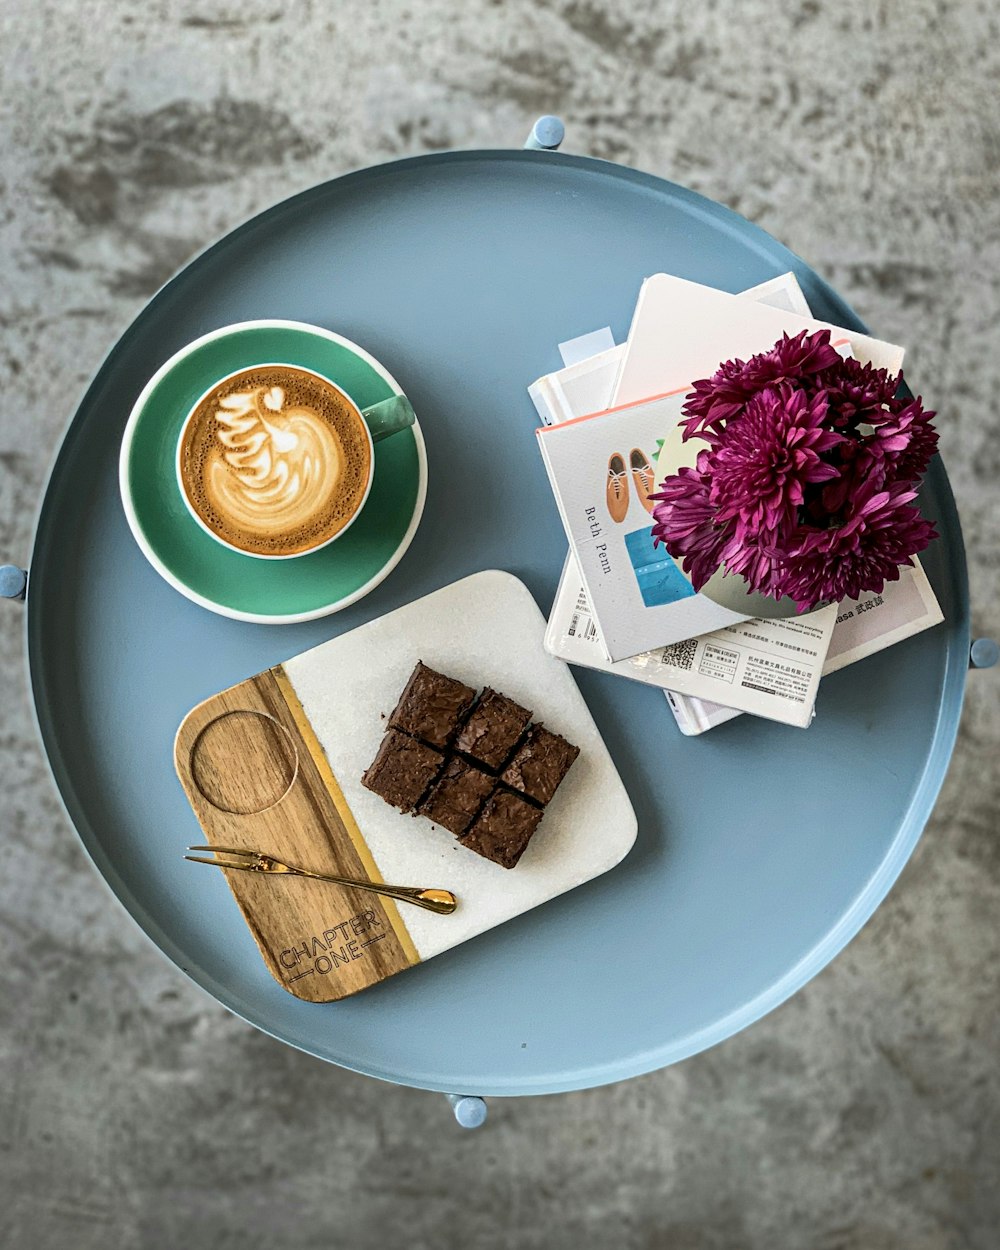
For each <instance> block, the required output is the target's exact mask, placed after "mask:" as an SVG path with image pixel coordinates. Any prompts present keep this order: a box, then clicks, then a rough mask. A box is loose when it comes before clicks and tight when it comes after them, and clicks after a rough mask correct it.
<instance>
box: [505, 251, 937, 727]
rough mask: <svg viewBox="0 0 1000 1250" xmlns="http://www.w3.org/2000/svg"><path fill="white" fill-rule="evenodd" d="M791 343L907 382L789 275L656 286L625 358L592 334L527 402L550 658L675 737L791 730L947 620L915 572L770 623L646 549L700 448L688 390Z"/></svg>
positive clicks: (660, 279) (884, 347)
mask: <svg viewBox="0 0 1000 1250" xmlns="http://www.w3.org/2000/svg"><path fill="white" fill-rule="evenodd" d="M803 329H805V330H808V331H810V332H812V331H815V330H817V329H829V330H830V331H831V336H830V341H831V343H832V344H833V346H834V347H835V348H836V349H837V350H838V351H840V352H841V353H842V354H844V355H853V356H854V357H856V358H857V359H858V360H861V361H862V362H869V361H870V362H871V363H872V364H874V365H875V366H876V367H877V368H885V369H888V370H889V371H891V372H892V373H896V372H898V371H899V369H900V368H901V366H902V362H903V351H902V349H901V348H899V347H896V346H895V345H893V344H891V343H884V342H882V341H880V340H878V339H874V338H871V337H870V336H868V335H864V334H859V333H857V332H855V331H853V330H847V329H844V328H842V327H838V326H830V325H829V324H828V323H826V322H820V321H816V320H815V319H814V318H813V317H812V315H811V312H810V309H809V306H808V304H807V303H806V300H805V297H804V296H803V293H802V290H801V288H800V287H799V284H798V282H797V280H796V278H795V276H794V274H791V273H788V274H784V275H782V276H781V277H779V278H776V279H773V280H772V281H770V282H766V283H763V284H762V285H760V286H757V287H753V288H751V289H750V290H748V291H744V292H742V293H741V294H739V295H731V294H729V293H727V292H723V291H717V290H715V289H714V288H711V287H706V286H701V285H699V284H697V283H693V282H688V281H685V280H684V279H681V278H676V277H673V276H671V275H668V274H655V275H653V276H652V277H651V278H648V279H647V280H646V281H645V283H644V284H643V286H642V290H641V292H640V295H639V300H638V303H637V305H636V310H635V314H634V316H633V319H632V325H631V328H630V330H629V335H628V339H627V341H626V342H625V343H623V344H621V345H619V346H615V344H614V342H613V340H612V338H611V335H610V331H596V332H594V333H592V334H588V335H584V336H582V337H581V338H579V339H574V340H572V341H571V342H570V343H564V344H561V345H560V350H561V353H562V356H563V361H564V367H563V368H562V369H561V370H559V371H558V372H556V373H550V374H547V375H546V376H545V377H542V378H539V379H538V381H537V382H534V383H533V384H532V385H531V386H530V387H529V388H528V393H529V394H530V396H531V398H532V401H533V403H534V405H535V408H536V410H537V412H538V415H539V417H540V418H541V421H542V425H541V426H540V427H539V430H538V443H539V447H540V450H541V453H542V457H543V460H544V462H545V466H546V469H547V471H548V475H549V479H550V481H551V484H552V489H553V492H554V494H555V498H556V502H557V504H558V507H559V513H560V516H561V518H562V522H563V525H564V528H565V530H566V536H567V539H568V542H569V553H568V555H567V557H566V564H565V567H564V569H563V574H562V577H561V579H560V583H559V589H558V591H557V593H556V598H555V602H554V603H553V607H552V613H551V615H550V618H549V624H548V630H547V633H546V640H545V645H546V648H547V650H548V651H550V652H551V654H553V655H555V656H557V657H558V658H560V659H562V660H565V661H567V662H568V663H571V664H581V665H583V666H585V667H588V668H596V669H601V670H604V671H606V672H610V673H615V674H617V675H620V676H622V677H628V678H631V679H632V680H633V681H641V682H646V683H647V684H650V685H654V686H659V687H660V688H661V689H662V690H663V691H664V694H665V697H666V699H667V702H668V704H669V706H670V708H671V710H672V711H673V713H674V716H675V718H676V720H677V723H678V725H679V726H680V729H681V731H682V732H683V733H685V734H689V735H692V734H700V733H704V732H705V731H706V730H708V729H711V728H713V727H714V726H716V725H719V724H722V723H723V722H724V721H727V720H731V719H732V718H733V717H735V716H739V715H740V714H741V713H744V712H748V713H751V714H753V715H756V716H763V717H766V718H768V719H771V720H776V721H781V722H783V723H785V724H789V725H796V726H799V727H802V728H804V727H806V726H808V725H809V724H810V722H811V721H812V718H813V716H814V715H815V704H816V697H817V691H818V688H819V683H820V678H821V677H822V676H823V675H824V674H827V673H832V672H835V671H836V670H838V669H840V668H844V667H846V666H847V665H848V664H853V663H855V662H856V661H857V660H860V659H863V658H864V657H865V656H869V655H872V654H874V653H875V652H877V651H881V650H884V649H885V648H886V647H888V646H891V645H893V644H894V643H896V642H900V641H901V640H903V639H904V638H909V637H911V636H912V635H913V634H917V633H919V632H921V631H922V630H924V629H928V628H930V627H931V626H932V625H935V624H937V623H938V622H939V621H941V620H942V619H943V618H942V613H941V609H940V607H939V606H938V603H937V600H936V599H935V597H934V593H933V591H932V590H931V587H930V584H929V582H928V581H927V578H926V576H925V574H924V572H923V570H922V569H921V567H920V565H919V563H918V562H917V561H916V560H914V561H913V563H912V565H911V566H909V567H907V568H904V569H901V570H900V578H899V580H898V581H896V582H887V583H886V586H885V589H884V590H883V592H882V593H881V594H877V595H876V594H868V595H865V596H863V597H862V598H861V599H860V600H855V601H852V602H845V603H841V604H835V605H831V606H828V607H825V608H821V609H819V610H817V611H815V612H810V613H807V614H804V615H801V616H793V617H784V618H781V617H777V618H776V617H775V616H774V615H773V606H774V605H773V604H772V603H771V602H770V601H768V600H762V599H760V598H759V597H757V596H752V595H748V594H746V593H745V592H744V593H742V594H740V593H736V594H732V593H728V594H727V593H722V594H718V593H716V594H714V595H713V596H712V597H711V598H710V597H709V596H708V595H707V594H705V593H702V594H698V593H696V592H695V590H694V588H693V587H692V586H691V583H690V581H689V580H688V578H687V577H686V576H685V574H684V573H683V571H682V569H681V568H680V566H679V565H678V564H677V563H676V562H675V561H674V560H673V559H672V558H671V557H670V556H669V554H668V553H667V552H666V551H665V549H664V548H663V547H662V546H657V545H654V543H653V539H652V524H653V517H652V511H653V507H654V506H655V502H654V500H653V499H651V496H652V495H653V494H654V493H655V491H656V490H657V488H658V486H659V483H660V482H661V481H662V479H663V478H664V477H665V476H666V475H667V474H670V473H676V472H677V470H678V468H680V467H681V466H682V465H685V464H691V463H693V461H694V457H695V456H696V455H697V451H698V448H699V443H698V441H697V440H692V441H691V442H689V443H686V444H685V443H683V442H682V440H681V431H680V429H679V424H678V423H679V420H680V417H681V408H682V407H683V404H684V398H685V396H686V394H687V393H688V391H689V390H690V388H691V385H692V383H693V382H694V381H695V380H696V379H698V378H704V377H710V376H711V375H712V374H713V373H714V372H715V371H716V369H717V368H718V367H719V364H720V362H722V361H724V360H731V359H733V358H735V357H740V358H742V359H746V358H747V357H749V356H752V355H754V354H755V353H757V352H762V351H767V350H768V349H769V348H770V347H771V346H772V344H773V343H774V342H775V341H776V340H777V339H779V338H780V337H781V336H782V334H789V335H795V334H797V333H799V332H800V331H801V330H803ZM726 580H727V581H730V582H731V581H734V580H737V579H726Z"/></svg>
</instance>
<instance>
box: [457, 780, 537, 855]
mask: <svg viewBox="0 0 1000 1250" xmlns="http://www.w3.org/2000/svg"><path fill="white" fill-rule="evenodd" d="M541 819H542V810H541V808H539V807H535V806H533V805H532V804H531V803H528V802H527V801H526V800H525V799H522V798H521V797H520V795H517V794H512V793H511V791H510V790H495V791H494V792H493V794H492V796H491V797H490V798H488V799H487V800H486V806H485V807H484V808H483V810H482V812H480V814H479V817H478V818H477V820H476V821H475V822H474V823H473V825H472V828H471V829H470V830H469V832H468V833H467V834H465V836H464V837H462V838H460V839H459V841H460V842H461V843H462V845H463V846H467V847H468V848H469V850H470V851H476V852H477V853H478V854H480V855H483V856H485V857H486V859H491V860H493V862H494V863H495V864H499V865H500V866H501V867H502V868H513V867H514V865H515V864H516V863H517V861H518V860H519V859H520V858H521V856H522V855H523V854H524V848H525V847H526V846H527V845H528V842H529V841H530V840H531V835H532V834H533V833H534V832H535V830H536V829H537V828H538V822H539V821H540V820H541Z"/></svg>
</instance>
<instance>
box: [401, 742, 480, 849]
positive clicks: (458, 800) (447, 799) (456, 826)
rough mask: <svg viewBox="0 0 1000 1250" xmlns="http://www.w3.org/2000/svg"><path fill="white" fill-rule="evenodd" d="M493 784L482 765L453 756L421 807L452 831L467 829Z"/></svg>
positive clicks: (429, 815) (430, 816) (423, 814)
mask: <svg viewBox="0 0 1000 1250" xmlns="http://www.w3.org/2000/svg"><path fill="white" fill-rule="evenodd" d="M493 786H494V780H493V778H492V777H490V776H489V774H487V773H484V772H483V771H482V769H480V768H476V766H475V765H474V764H467V763H466V762H465V760H460V759H457V758H452V759H450V760H449V761H448V763H447V764H446V765H445V769H444V772H443V773H442V774H441V775H440V776H439V777H438V779H437V781H435V783H434V784H433V786H431V789H430V792H429V793H428V795H427V797H426V798H425V799H424V801H423V802H422V803H421V804H420V807H419V808H418V809H417V810H418V812H419V813H420V815H421V816H426V817H427V819H428V820H433V821H434V823H435V824H436V825H441V826H442V827H443V828H445V829H447V830H448V831H449V832H450V833H454V834H461V833H465V831H466V829H468V827H469V825H470V824H471V823H472V819H473V817H474V816H475V815H476V813H477V812H478V811H479V809H480V807H482V805H483V799H485V798H486V796H487V795H488V794H489V793H490V791H491V790H492V789H493Z"/></svg>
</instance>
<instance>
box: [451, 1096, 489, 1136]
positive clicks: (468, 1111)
mask: <svg viewBox="0 0 1000 1250" xmlns="http://www.w3.org/2000/svg"><path fill="white" fill-rule="evenodd" d="M445 1098H447V1099H448V1101H449V1102H450V1103H451V1109H452V1111H454V1113H455V1119H456V1120H457V1121H458V1122H459V1124H461V1126H462V1128H480V1127H481V1126H482V1125H483V1124H485V1123H486V1103H485V1101H484V1100H483V1099H482V1098H477V1097H476V1096H475V1095H474V1094H445Z"/></svg>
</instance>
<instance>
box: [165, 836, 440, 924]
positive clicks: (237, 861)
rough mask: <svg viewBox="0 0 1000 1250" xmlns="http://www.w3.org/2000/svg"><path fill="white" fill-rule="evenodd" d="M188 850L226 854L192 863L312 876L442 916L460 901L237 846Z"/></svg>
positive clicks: (191, 857)
mask: <svg viewBox="0 0 1000 1250" xmlns="http://www.w3.org/2000/svg"><path fill="white" fill-rule="evenodd" d="M188 850H189V851H210V852H211V853H212V854H213V855H216V856H219V855H222V856H225V857H226V858H225V859H204V858H202V857H201V856H199V855H185V856H184V858H185V859H187V860H190V861H191V863H192V864H212V865H213V866H214V867H216V868H231V869H234V870H235V871H236V872H269V873H278V874H283V875H290V876H293V877H311V878H312V879H313V880H314V881H330V882H332V883H333V884H334V885H346V886H350V888H351V889H352V890H367V891H368V892H369V894H384V895H385V896H386V897H387V898H395V899H399V900H400V901H401V902H403V903H412V904H413V905H414V907H423V908H425V909H426V910H427V911H433V912H436V913H437V914H438V915H439V916H447V915H449V914H450V913H451V912H453V911H454V910H455V908H456V907H457V906H458V900H457V899H456V898H455V896H454V894H452V892H451V890H422V889H421V888H420V887H419V886H414V885H375V884H374V883H373V882H371V881H354V880H352V879H351V878H350V877H332V876H330V874H329V873H325V872H311V871H310V870H309V869H308V868H299V867H297V865H295V864H286V863H285V862H284V861H283V860H280V859H275V858H274V856H273V855H265V854H264V852H263V851H247V850H243V849H242V848H241V847H237V846H189V847H188Z"/></svg>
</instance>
